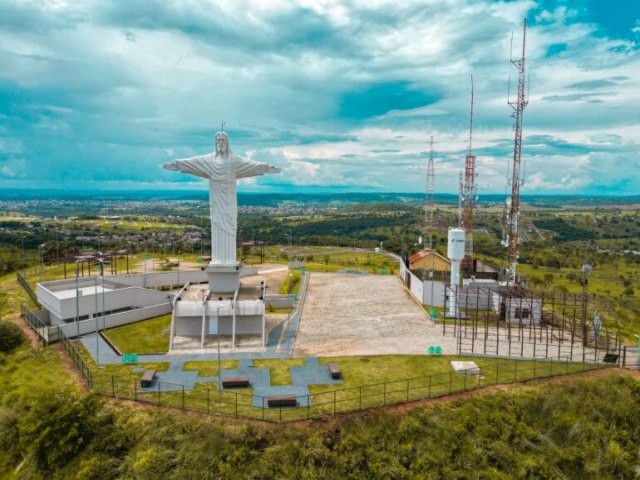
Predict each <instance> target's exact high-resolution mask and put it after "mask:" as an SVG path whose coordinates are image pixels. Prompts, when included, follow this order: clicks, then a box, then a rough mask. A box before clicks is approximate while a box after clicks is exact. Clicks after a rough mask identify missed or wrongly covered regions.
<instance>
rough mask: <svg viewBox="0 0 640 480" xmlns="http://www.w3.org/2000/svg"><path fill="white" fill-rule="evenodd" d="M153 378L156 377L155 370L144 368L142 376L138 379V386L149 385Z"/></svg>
mask: <svg viewBox="0 0 640 480" xmlns="http://www.w3.org/2000/svg"><path fill="white" fill-rule="evenodd" d="M155 378H156V371H155V370H146V371H145V372H144V375H142V378H141V379H140V386H141V387H150V386H151V384H152V383H153V380H154V379H155Z"/></svg>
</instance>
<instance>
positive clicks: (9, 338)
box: [0, 322, 24, 352]
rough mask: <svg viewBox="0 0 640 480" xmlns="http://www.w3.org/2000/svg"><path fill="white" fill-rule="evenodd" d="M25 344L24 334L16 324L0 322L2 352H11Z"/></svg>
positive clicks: (0, 348)
mask: <svg viewBox="0 0 640 480" xmlns="http://www.w3.org/2000/svg"><path fill="white" fill-rule="evenodd" d="M23 342H24V334H23V333H22V330H20V327H18V326H17V325H16V324H15V323H10V322H0V352H10V351H11V350H14V349H16V348H18V347H19V346H20V345H21V344H22V343H23Z"/></svg>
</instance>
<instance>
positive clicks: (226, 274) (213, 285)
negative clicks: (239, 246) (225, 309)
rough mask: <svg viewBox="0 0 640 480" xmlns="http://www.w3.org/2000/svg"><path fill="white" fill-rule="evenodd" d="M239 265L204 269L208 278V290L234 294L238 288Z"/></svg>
mask: <svg viewBox="0 0 640 480" xmlns="http://www.w3.org/2000/svg"><path fill="white" fill-rule="evenodd" d="M241 267H242V265H241V264H240V263H238V264H235V265H214V264H209V265H207V266H206V267H205V269H204V270H205V272H207V276H208V277H209V290H211V291H212V292H215V293H235V291H236V290H237V289H238V287H239V286H240V268H241Z"/></svg>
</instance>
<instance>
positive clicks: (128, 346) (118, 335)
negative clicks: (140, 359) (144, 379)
mask: <svg viewBox="0 0 640 480" xmlns="http://www.w3.org/2000/svg"><path fill="white" fill-rule="evenodd" d="M170 325H171V314H167V315H162V316H161V317H156V318H151V319H149V320H143V321H141V322H136V323H132V324H129V325H124V326H122V327H117V328H110V329H109V330H107V331H106V332H105V336H106V337H107V338H108V339H109V341H110V342H111V343H113V344H114V345H115V346H116V347H117V348H118V350H120V352H122V353H137V354H143V353H146V354H149V353H164V352H166V351H168V349H169V333H168V332H165V331H164V330H165V329H167V328H169V326H170Z"/></svg>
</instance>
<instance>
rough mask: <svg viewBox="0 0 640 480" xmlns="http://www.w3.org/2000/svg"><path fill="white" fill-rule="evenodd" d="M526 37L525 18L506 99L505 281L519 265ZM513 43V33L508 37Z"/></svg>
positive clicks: (515, 279) (512, 278) (513, 278)
mask: <svg viewBox="0 0 640 480" xmlns="http://www.w3.org/2000/svg"><path fill="white" fill-rule="evenodd" d="M526 37H527V19H526V18H525V19H524V27H523V29H522V56H521V57H520V58H519V59H517V60H514V59H513V56H511V58H510V61H511V63H512V64H513V66H515V67H516V68H517V69H518V94H517V98H516V99H515V100H514V101H512V100H511V98H509V99H508V100H507V103H508V104H509V105H510V106H511V108H512V109H513V113H512V115H511V116H512V117H513V118H514V122H513V130H514V132H515V139H514V144H513V167H512V169H511V170H512V172H511V173H512V175H511V195H510V196H509V197H508V198H507V201H506V205H505V208H506V215H505V234H504V237H503V240H502V244H503V245H504V246H505V247H507V285H509V284H515V283H517V282H518V277H517V273H516V269H517V266H518V228H519V227H520V186H521V183H522V179H521V178H520V168H521V163H522V161H521V160H522V118H523V114H524V109H525V107H526V106H527V104H528V103H529V100H528V98H527V97H528V95H527V94H526V93H525V43H526ZM511 42H512V47H513V36H512V38H511Z"/></svg>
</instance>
